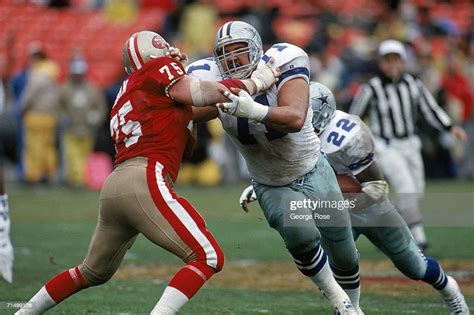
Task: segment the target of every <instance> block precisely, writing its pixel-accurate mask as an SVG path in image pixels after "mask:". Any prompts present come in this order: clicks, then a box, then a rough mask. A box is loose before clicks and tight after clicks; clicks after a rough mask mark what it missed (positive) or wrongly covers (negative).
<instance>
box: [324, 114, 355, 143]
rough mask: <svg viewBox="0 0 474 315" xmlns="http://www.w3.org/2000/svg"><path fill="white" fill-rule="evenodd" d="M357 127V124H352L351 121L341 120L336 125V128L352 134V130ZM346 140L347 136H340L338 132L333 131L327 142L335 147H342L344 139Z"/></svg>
mask: <svg viewBox="0 0 474 315" xmlns="http://www.w3.org/2000/svg"><path fill="white" fill-rule="evenodd" d="M355 126H356V123H355V122H351V121H349V120H348V119H344V118H343V119H340V120H339V121H338V122H337V123H336V127H339V128H340V129H342V130H344V131H346V132H350V131H351V130H352V128H354V127H355ZM345 138H346V136H344V135H339V133H338V132H336V131H333V132H331V133H330V134H329V135H328V138H327V140H326V141H327V142H329V143H332V144H334V145H335V146H338V147H340V146H341V143H342V141H344V139H345Z"/></svg>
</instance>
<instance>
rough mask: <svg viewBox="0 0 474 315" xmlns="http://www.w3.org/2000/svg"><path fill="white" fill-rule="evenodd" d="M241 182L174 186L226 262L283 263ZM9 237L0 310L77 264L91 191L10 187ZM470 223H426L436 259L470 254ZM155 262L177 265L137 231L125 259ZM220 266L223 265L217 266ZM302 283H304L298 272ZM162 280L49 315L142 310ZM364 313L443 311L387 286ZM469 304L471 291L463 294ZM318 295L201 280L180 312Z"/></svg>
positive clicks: (310, 304)
mask: <svg viewBox="0 0 474 315" xmlns="http://www.w3.org/2000/svg"><path fill="white" fill-rule="evenodd" d="M243 187H244V186H239V185H236V186H223V187H219V188H211V189H199V188H182V189H177V191H178V193H180V194H182V195H183V196H185V197H186V198H188V200H190V201H191V202H192V203H193V204H194V205H195V207H196V208H197V209H198V210H199V211H200V212H201V213H202V215H203V216H204V218H205V219H206V221H207V223H208V227H209V229H210V230H211V231H212V232H213V234H214V235H215V237H216V238H217V240H218V241H219V243H220V244H221V246H222V248H223V249H224V252H225V253H226V258H227V260H256V261H288V260H289V259H290V257H289V255H288V253H287V252H286V250H285V249H284V247H283V243H282V241H281V239H280V238H279V236H278V234H277V233H276V232H275V231H273V230H271V229H270V228H269V227H268V225H267V223H266V221H265V219H264V218H263V215H262V213H261V211H260V209H259V208H258V205H257V204H252V205H251V212H250V213H249V214H245V213H243V212H242V211H241V210H240V208H239V206H238V196H239V195H240V192H241V189H242V188H243ZM427 190H428V192H443V193H446V192H448V193H449V192H460V191H461V192H467V193H470V192H472V191H473V185H472V183H463V182H436V183H432V184H430V185H429V186H428V187H427ZM9 198H10V214H11V219H12V231H11V234H12V241H13V243H14V246H15V255H16V256H15V267H14V283H13V284H12V285H7V284H5V282H0V302H3V303H2V304H0V305H3V307H0V314H3V313H5V314H10V313H12V309H8V308H7V307H6V306H5V302H12V301H23V302H24V301H26V300H27V299H28V298H29V297H31V295H32V294H34V293H35V292H36V291H37V290H38V289H39V287H41V285H42V284H43V283H44V282H45V281H47V280H48V279H50V278H51V277H52V276H54V275H55V274H56V273H58V272H61V271H63V270H64V269H66V268H68V267H71V266H74V265H77V264H78V263H80V262H81V260H82V259H83V257H84V255H85V254H86V251H87V246H88V243H89V240H90V237H91V235H92V232H93V229H94V226H95V221H96V217H97V204H98V193H95V192H84V191H70V190H67V189H63V188H53V189H49V188H48V189H47V188H43V187H39V188H38V187H37V188H24V187H20V186H13V187H9ZM473 235H474V228H472V227H451V228H443V227H432V228H429V229H428V237H429V239H430V241H431V244H432V249H433V254H434V256H436V257H438V258H451V259H461V258H462V259H474V244H473V242H472V239H473ZM357 246H358V248H359V250H360V252H361V258H362V259H363V260H380V259H385V258H384V256H383V255H382V254H381V253H380V252H379V251H378V250H377V249H375V248H374V247H373V246H372V245H371V244H369V243H368V242H367V240H365V239H361V240H360V241H358V243H357ZM157 263H166V264H173V263H176V266H177V268H178V266H179V265H180V263H179V261H178V260H177V259H176V258H175V257H173V256H172V255H170V254H169V253H167V252H165V251H164V250H162V249H159V248H156V247H155V246H153V245H152V244H150V243H149V242H148V241H146V240H145V239H144V238H143V237H140V238H139V239H138V241H137V242H136V243H135V245H134V246H133V248H132V249H131V250H130V252H129V254H127V256H126V259H125V261H124V265H147V264H149V265H151V264H157ZM224 272H225V270H224ZM262 276H265V275H262ZM302 281H306V280H305V279H304V278H302ZM164 285H165V284H164V283H162V282H158V283H156V281H155V282H154V281H149V280H142V279H133V280H117V279H114V280H112V281H110V282H109V283H107V284H105V285H103V286H101V287H98V288H93V289H89V290H86V291H84V292H81V293H80V294H78V295H76V296H74V297H73V298H71V299H69V300H67V301H65V302H64V303H62V304H61V305H60V306H59V307H57V308H56V309H54V311H53V312H52V314H54V313H56V314H61V313H63V314H90V313H94V314H118V313H146V312H147V311H149V310H150V309H151V308H152V307H153V305H154V303H155V302H156V300H157V298H158V297H159V295H160V294H161V292H162V290H163V288H164ZM387 290H389V288H387ZM362 298H363V303H364V308H365V310H366V313H368V314H371V313H372V314H374V313H375V314H402V313H413V312H415V313H418V314H427V313H431V314H444V313H445V311H444V309H443V308H442V303H441V301H440V299H439V297H438V296H437V295H436V294H435V293H433V295H432V296H417V295H416V291H414V294H413V295H412V296H408V294H407V296H397V297H396V298H394V297H391V296H390V292H388V293H387V292H381V294H365V295H363V297H362ZM469 301H470V304H471V305H472V304H473V302H474V301H473V299H472V297H469ZM326 304H327V303H325V302H324V301H323V299H322V297H320V295H319V294H318V293H317V291H316V290H313V291H312V292H294V291H293V292H292V291H262V290H253V289H237V288H232V287H230V288H229V287H226V288H222V287H215V286H212V285H208V286H206V287H205V288H204V289H203V290H201V292H199V294H198V295H197V296H196V298H195V299H193V301H192V302H191V303H188V304H187V305H186V306H185V307H184V308H183V311H182V313H183V314H258V313H271V314H309V313H313V314H315V313H330V308H329V307H328V306H327V305H326Z"/></svg>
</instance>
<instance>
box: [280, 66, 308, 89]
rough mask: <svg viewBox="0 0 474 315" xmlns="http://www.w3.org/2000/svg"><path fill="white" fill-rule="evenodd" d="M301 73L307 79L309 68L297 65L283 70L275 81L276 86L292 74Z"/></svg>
mask: <svg viewBox="0 0 474 315" xmlns="http://www.w3.org/2000/svg"><path fill="white" fill-rule="evenodd" d="M301 74H303V75H304V76H306V77H308V80H309V70H308V68H305V67H298V68H293V69H290V70H288V71H285V72H283V73H282V74H281V76H280V79H279V80H278V82H277V83H276V85H277V87H278V86H279V85H280V83H281V82H283V81H284V80H285V79H286V78H289V77H291V76H294V75H301Z"/></svg>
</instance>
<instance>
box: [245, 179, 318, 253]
mask: <svg viewBox="0 0 474 315" xmlns="http://www.w3.org/2000/svg"><path fill="white" fill-rule="evenodd" d="M254 189H255V193H256V195H257V199H258V202H259V204H260V207H261V208H262V210H263V214H264V215H265V218H266V219H267V222H268V224H269V225H270V227H272V228H273V229H275V230H277V231H278V233H280V236H281V237H282V239H283V241H284V242H285V246H286V248H287V249H288V251H289V252H290V253H291V254H292V255H298V254H301V253H306V252H308V251H310V250H311V249H313V248H315V247H316V246H317V245H319V242H320V234H319V231H318V229H317V227H316V224H315V223H314V221H313V219H312V211H311V210H310V209H309V208H299V209H297V210H294V211H292V213H294V214H296V215H301V216H309V217H310V219H309V220H306V219H298V220H297V221H296V220H295V221H293V222H287V220H285V217H286V218H290V213H289V212H290V211H291V210H290V209H289V204H290V201H303V200H304V199H306V196H305V195H304V194H303V193H302V192H300V191H297V190H295V189H293V188H291V187H289V186H282V187H273V186H267V185H263V184H258V183H254ZM290 220H291V219H290Z"/></svg>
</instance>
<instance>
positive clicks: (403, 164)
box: [376, 139, 422, 225]
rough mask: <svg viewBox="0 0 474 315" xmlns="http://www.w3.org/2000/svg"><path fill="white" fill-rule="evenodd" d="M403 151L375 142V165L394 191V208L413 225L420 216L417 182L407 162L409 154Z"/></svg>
mask: <svg viewBox="0 0 474 315" xmlns="http://www.w3.org/2000/svg"><path fill="white" fill-rule="evenodd" d="M402 146H403V145H402ZM403 150H407V148H401V147H400V146H399V145H398V146H396V145H390V146H389V145H387V144H386V143H385V142H383V141H382V140H380V139H378V140H377V141H376V152H377V155H378V159H377V163H378V165H379V166H380V169H381V170H382V173H383V174H384V176H385V178H386V179H387V181H388V182H389V184H390V188H391V189H393V190H394V191H395V194H396V196H395V207H396V209H397V210H398V212H399V213H400V215H401V216H402V218H403V219H404V220H405V222H406V223H407V224H408V225H413V224H416V223H419V222H420V221H421V220H422V216H421V212H420V210H419V207H418V201H419V198H418V197H419V194H418V187H417V181H416V178H415V175H414V174H413V173H412V171H411V167H410V164H409V162H408V161H407V156H408V155H409V153H405V152H403ZM414 154H415V153H414Z"/></svg>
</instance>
